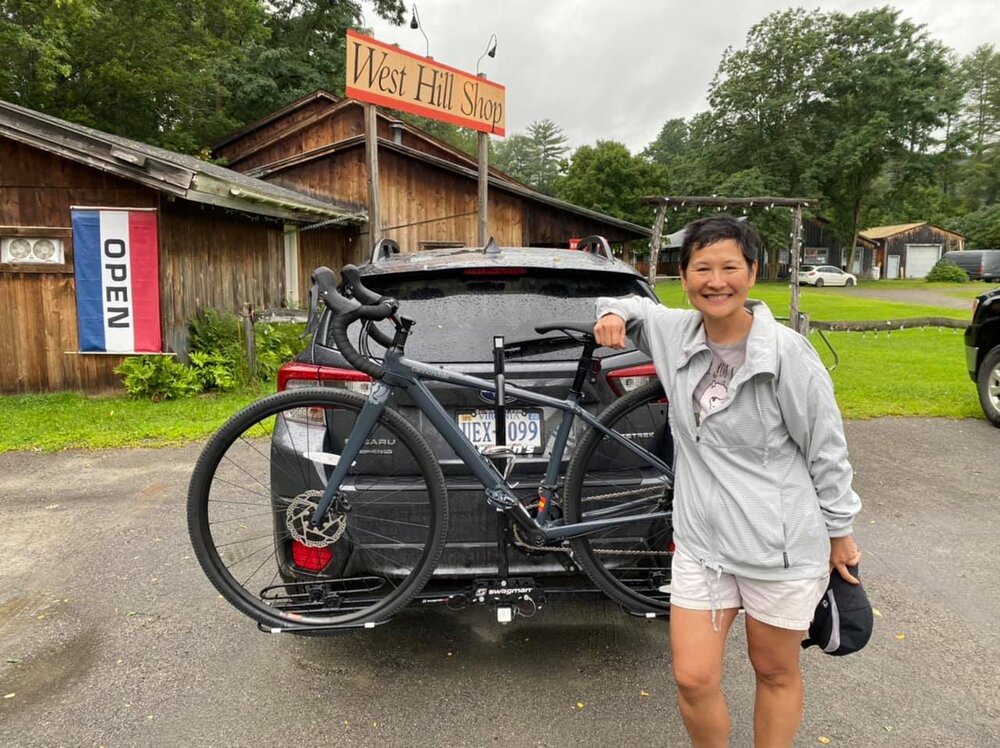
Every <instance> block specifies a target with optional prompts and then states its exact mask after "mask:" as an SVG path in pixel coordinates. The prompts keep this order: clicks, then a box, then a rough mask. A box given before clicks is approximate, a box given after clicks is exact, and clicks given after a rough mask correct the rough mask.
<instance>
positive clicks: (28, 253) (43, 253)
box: [0, 236, 65, 265]
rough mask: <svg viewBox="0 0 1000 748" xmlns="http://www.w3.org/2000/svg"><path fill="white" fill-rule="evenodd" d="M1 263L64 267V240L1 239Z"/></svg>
mask: <svg viewBox="0 0 1000 748" xmlns="http://www.w3.org/2000/svg"><path fill="white" fill-rule="evenodd" d="M0 262H4V263H10V264H24V265H62V264H63V263H64V262H65V248H64V246H63V240H62V239H56V238H54V237H38V236H11V237H4V238H3V239H0Z"/></svg>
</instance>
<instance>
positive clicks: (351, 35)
mask: <svg viewBox="0 0 1000 748" xmlns="http://www.w3.org/2000/svg"><path fill="white" fill-rule="evenodd" d="M345 90H346V93H347V96H348V97H350V98H352V99H357V100H358V101H366V102H368V103H369V104H379V105H381V106H385V107H389V108H391V109H399V110H401V111H404V112H410V113H411V114H419V115H421V116H423V117H429V118H430V119H434V120H440V121H442V122H450V123H451V124H453V125H458V126H459V127H469V128H471V129H473V130H480V131H482V132H487V133H490V134H491V135H504V134H505V133H506V113H505V110H506V105H505V97H506V90H505V89H504V87H503V86H501V85H500V84H499V83H493V82H491V81H488V80H486V79H485V78H483V77H481V76H476V75H472V74H471V73H465V72H462V71H461V70H458V69H456V68H453V67H449V66H448V65H442V64H441V63H439V62H435V61H434V60H432V59H430V58H429V57H420V56H419V55H415V54H413V53H411V52H407V51H405V50H402V49H400V48H399V47H395V46H392V45H390V44H384V43H382V42H380V41H377V40H375V39H373V38H372V37H370V36H364V35H362V34H359V33H357V32H356V31H351V30H348V32H347V85H346V87H345Z"/></svg>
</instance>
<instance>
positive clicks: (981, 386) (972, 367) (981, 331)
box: [965, 288, 1000, 428]
mask: <svg viewBox="0 0 1000 748" xmlns="http://www.w3.org/2000/svg"><path fill="white" fill-rule="evenodd" d="M965 360H966V363H967V365H968V368H969V376H970V377H972V381H973V382H975V383H976V387H977V389H978V390H979V403H980V405H982V406H983V412H984V413H985V414H986V417H987V418H988V419H990V421H991V422H992V423H993V425H994V426H996V427H998V428H1000V288H994V289H993V290H992V291H987V292H986V293H983V294H980V295H979V296H977V297H976V300H975V301H974V302H973V306H972V324H971V325H969V326H968V327H967V328H966V329H965Z"/></svg>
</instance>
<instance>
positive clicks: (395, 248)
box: [371, 239, 399, 265]
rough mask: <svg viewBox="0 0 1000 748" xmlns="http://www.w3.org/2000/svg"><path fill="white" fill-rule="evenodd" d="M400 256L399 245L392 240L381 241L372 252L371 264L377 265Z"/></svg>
mask: <svg viewBox="0 0 1000 748" xmlns="http://www.w3.org/2000/svg"><path fill="white" fill-rule="evenodd" d="M398 254H399V244H398V243H397V242H395V241H393V240H392V239H379V240H378V241H377V242H376V243H375V249H373V250H372V259H371V262H372V264H373V265H374V264H375V263H378V262H382V261H383V260H388V259H389V258H390V257H392V256H393V255H398Z"/></svg>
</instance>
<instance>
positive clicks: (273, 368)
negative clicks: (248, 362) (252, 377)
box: [254, 322, 306, 381]
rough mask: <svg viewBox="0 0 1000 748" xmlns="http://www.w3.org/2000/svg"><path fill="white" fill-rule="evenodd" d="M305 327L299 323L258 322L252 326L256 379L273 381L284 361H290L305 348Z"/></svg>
mask: <svg viewBox="0 0 1000 748" xmlns="http://www.w3.org/2000/svg"><path fill="white" fill-rule="evenodd" d="M304 329H305V325H304V324H301V323H297V324H296V323H283V324H280V325H272V324H269V323H263V322H258V323H257V324H256V325H254V335H255V337H256V339H257V379H260V380H264V381H273V380H274V378H275V376H277V374H278V369H279V368H280V367H281V365H282V364H283V363H285V362H286V361H290V360H292V359H293V358H294V357H295V354H297V353H298V352H299V351H301V350H302V349H303V348H304V347H305V343H306V341H305V340H303V339H302V331H303V330H304Z"/></svg>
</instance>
